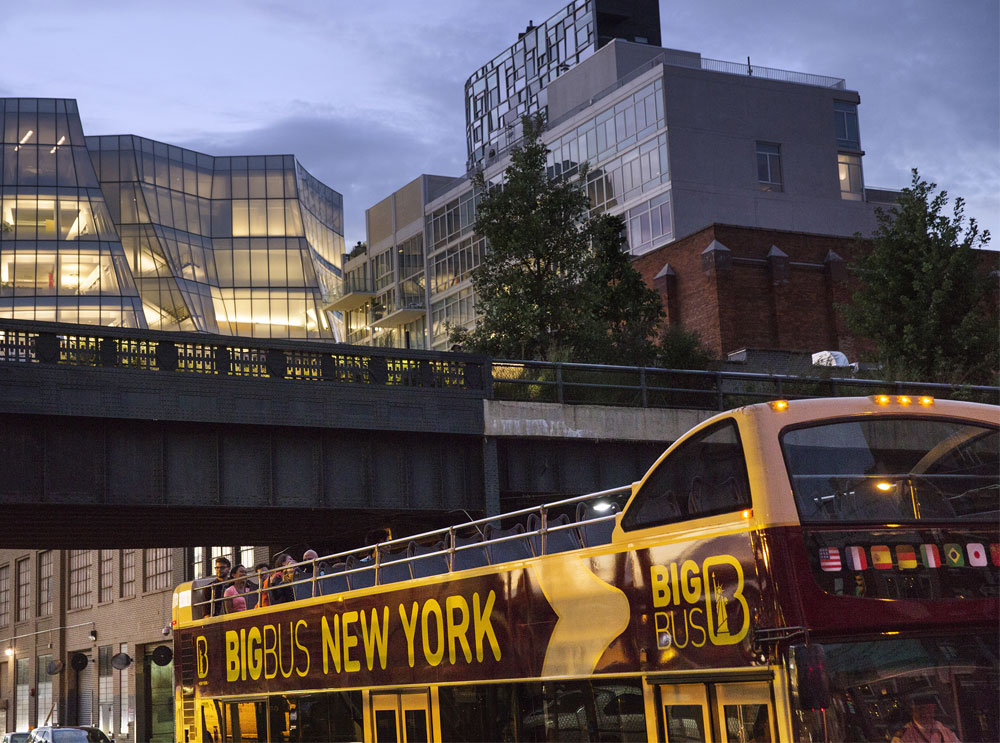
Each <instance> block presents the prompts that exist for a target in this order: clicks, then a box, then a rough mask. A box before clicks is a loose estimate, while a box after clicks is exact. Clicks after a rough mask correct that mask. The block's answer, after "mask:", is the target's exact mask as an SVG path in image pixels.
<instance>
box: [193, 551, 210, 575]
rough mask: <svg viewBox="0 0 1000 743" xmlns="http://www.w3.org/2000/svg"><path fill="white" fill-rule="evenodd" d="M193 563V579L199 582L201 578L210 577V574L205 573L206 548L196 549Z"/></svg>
mask: <svg viewBox="0 0 1000 743" xmlns="http://www.w3.org/2000/svg"><path fill="white" fill-rule="evenodd" d="M192 562H193V565H194V571H193V572H192V577H193V578H194V579H195V580H198V579H199V578H204V577H205V576H206V575H208V573H206V571H205V548H204V547H195V548H194V557H193V558H192Z"/></svg>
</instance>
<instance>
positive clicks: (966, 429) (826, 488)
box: [781, 417, 1000, 523]
mask: <svg viewBox="0 0 1000 743" xmlns="http://www.w3.org/2000/svg"><path fill="white" fill-rule="evenodd" d="M781 444H782V449H783V451H784V454H785V461H786V463H787V466H788V473H789V476H790V479H791V483H792V490H793V491H794V493H795V501H796V504H797V506H798V509H799V516H800V517H801V519H802V521H803V523H815V522H829V521H862V522H876V523H889V522H900V521H904V522H905V521H910V522H912V521H943V522H968V521H981V520H984V521H991V522H995V521H996V519H997V516H998V514H1000V440H998V435H997V429H996V428H994V427H988V426H986V425H974V424H970V423H961V422H957V421H952V420H946V419H921V418H899V417H894V418H870V419H864V420H850V421H837V422H832V423H824V424H820V425H813V426H808V427H802V428H794V429H791V430H788V431H786V432H785V433H784V434H783V435H782V437H781Z"/></svg>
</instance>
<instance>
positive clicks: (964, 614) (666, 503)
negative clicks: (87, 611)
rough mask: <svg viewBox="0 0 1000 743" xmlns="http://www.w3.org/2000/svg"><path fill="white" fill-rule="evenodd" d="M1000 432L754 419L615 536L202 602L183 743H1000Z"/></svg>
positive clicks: (867, 408)
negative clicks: (236, 601) (238, 600)
mask: <svg viewBox="0 0 1000 743" xmlns="http://www.w3.org/2000/svg"><path fill="white" fill-rule="evenodd" d="M998 410H1000V409H998V408H997V407H994V406H990V405H979V404H973V403H963V402H954V401H946V400H934V399H932V398H908V397H905V396H895V395H893V396H884V395H880V396H875V397H872V398H851V399H828V400H793V401H791V402H789V401H774V402H771V403H765V404H759V405H750V406H748V407H744V408H739V409H736V410H731V411H728V412H725V413H722V414H720V415H717V416H715V417H713V418H711V419H710V420H707V421H705V422H704V423H702V424H700V425H698V426H697V427H695V428H694V429H692V430H691V431H690V432H688V433H687V434H685V435H684V436H683V437H681V438H680V439H679V440H678V441H677V442H675V443H674V444H673V445H672V446H671V447H670V448H669V449H667V451H666V452H665V453H664V454H663V455H662V456H661V457H660V458H659V459H658V460H657V461H656V463H655V464H654V465H653V466H652V468H651V469H650V470H649V472H648V473H647V474H646V475H645V476H644V477H643V478H642V479H641V480H640V481H639V482H637V483H634V484H633V485H631V486H630V487H627V488H625V489H623V490H624V494H623V495H621V498H622V500H623V501H624V500H627V502H626V503H625V504H624V507H623V509H622V510H621V512H617V513H616V512H615V509H614V507H613V506H614V498H615V497H616V496H618V495H619V493H618V492H617V491H605V492H603V493H598V494H595V496H594V497H592V498H589V499H588V498H586V497H581V498H577V499H569V500H566V501H561V502H558V503H554V504H550V505H548V506H543V507H541V508H539V509H536V510H524V511H519V512H516V513H513V514H506V515H502V516H494V517H491V518H489V519H484V520H482V521H478V522H472V523H467V524H463V525H459V526H455V527H452V528H450V529H446V530H442V531H440V532H434V533H427V534H421V535H416V536H415V537H411V538H405V539H395V540H392V541H386V542H384V543H382V544H379V545H376V546H374V547H368V548H366V550H365V551H361V552H354V553H344V554H340V555H333V556H330V557H325V558H321V559H317V560H313V561H309V562H306V563H301V564H300V566H299V567H300V568H301V569H300V570H299V572H297V573H296V574H295V575H294V576H293V575H292V574H291V572H286V573H285V578H284V581H283V583H284V586H283V587H284V588H285V589H286V594H290V595H286V596H285V598H288V599H289V600H288V601H286V602H284V603H279V601H280V597H279V596H278V595H277V594H276V593H275V591H273V590H272V591H271V593H272V595H273V600H272V601H271V603H270V605H269V606H260V605H259V604H258V605H257V606H256V607H255V608H252V609H249V610H246V611H241V612H237V613H228V614H221V615H218V616H212V611H211V609H212V606H213V601H215V602H216V604H217V599H213V595H212V590H211V586H208V587H207V588H206V583H205V580H200V581H195V582H192V583H185V584H184V585H181V586H180V587H178V588H177V590H176V591H175V594H174V620H173V621H174V643H175V655H174V663H175V666H174V673H175V684H176V694H175V696H176V725H177V740H178V741H199V742H201V743H205V742H207V741H212V742H213V743H221V742H222V741H227V742H228V741H325V742H330V741H362V740H363V741H368V742H377V743H386V742H387V741H388V742H392V741H406V742H407V743H414V742H415V741H554V740H558V741H668V742H669V743H675V742H677V741H686V742H691V741H716V742H720V743H721V742H725V741H741V742H745V741H897V740H898V741H903V742H904V743H909V741H943V742H944V743H947V742H948V741H958V740H960V741H963V743H970V742H971V741H997V740H1000V724H998V704H997V700H998V698H1000V683H998V630H1000V598H998V596H1000V526H998V516H1000V456H998V449H1000V442H998V419H1000V414H998ZM602 509H605V510H604V511H603V513H602ZM291 580H294V581H295V582H294V583H292V584H291V585H289V582H290V581H291ZM288 588H292V589H294V591H293V593H290V592H289V591H288V590H287V589H288ZM248 599H249V600H248V605H253V604H254V597H253V596H250V597H248Z"/></svg>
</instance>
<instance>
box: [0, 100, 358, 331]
mask: <svg viewBox="0 0 1000 743" xmlns="http://www.w3.org/2000/svg"><path fill="white" fill-rule="evenodd" d="M0 145H2V148H0V198H2V201H0V230H2V231H0V317H8V318H15V319H24V320H50V321H58V322H68V323H83V324H99V325H112V326H124V327H140V328H151V329H156V330H174V331H196V332H206V333H222V334H225V335H240V336H250V337H260V338H324V339H334V340H342V339H343V321H342V318H341V316H340V314H339V313H335V312H332V311H330V310H327V309H324V308H325V307H326V305H327V301H326V300H327V299H328V297H329V296H331V295H332V294H334V293H335V292H336V291H338V289H339V286H340V282H341V268H340V263H341V259H342V255H343V246H344V238H343V199H342V197H341V195H340V194H339V193H337V192H336V191H334V190H332V189H330V188H329V187H327V186H325V185H324V184H322V183H320V182H319V181H318V180H316V179H315V178H313V177H312V176H311V175H310V174H309V173H308V172H307V171H306V170H305V169H304V168H303V167H302V166H301V165H300V164H299V163H298V162H297V161H296V160H295V158H294V157H293V156H291V155H268V156H253V157H211V156H209V155H204V154H201V153H198V152H194V151H192V150H186V149H183V148H180V147H175V146H172V145H167V144H164V143H162V142H154V141H153V140H150V139H145V138H143V137H137V136H132V135H124V136H100V137H85V136H84V134H83V129H82V126H81V123H80V117H79V113H78V111H77V106H76V102H75V101H73V100H60V99H31V98H8V99H0Z"/></svg>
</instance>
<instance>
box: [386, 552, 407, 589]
mask: <svg viewBox="0 0 1000 743" xmlns="http://www.w3.org/2000/svg"><path fill="white" fill-rule="evenodd" d="M406 557H407V552H406V550H405V549H404V550H400V551H398V552H389V551H388V550H386V549H383V548H380V549H379V567H378V582H379V585H385V584H386V583H398V582H399V581H401V580H410V578H412V577H413V576H412V575H410V563H409V562H406Z"/></svg>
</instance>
